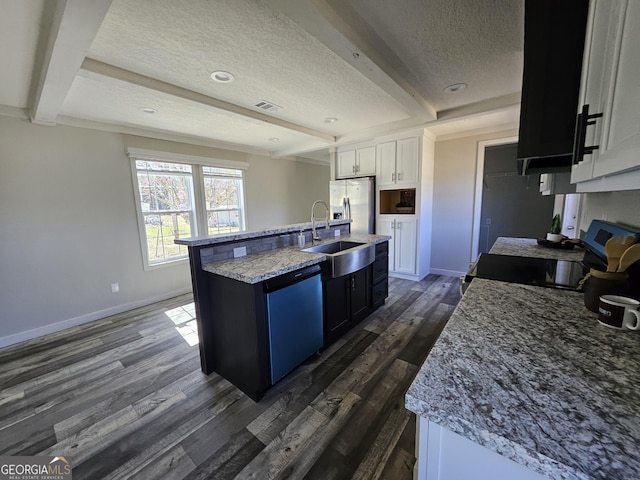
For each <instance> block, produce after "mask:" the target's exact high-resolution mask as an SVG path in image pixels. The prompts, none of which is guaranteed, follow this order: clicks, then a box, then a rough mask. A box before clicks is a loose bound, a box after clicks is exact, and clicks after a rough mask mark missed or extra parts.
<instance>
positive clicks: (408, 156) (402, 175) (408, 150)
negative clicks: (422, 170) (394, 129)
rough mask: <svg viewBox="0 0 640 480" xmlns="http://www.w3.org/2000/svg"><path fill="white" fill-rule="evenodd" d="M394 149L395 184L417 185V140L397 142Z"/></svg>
mask: <svg viewBox="0 0 640 480" xmlns="http://www.w3.org/2000/svg"><path fill="white" fill-rule="evenodd" d="M396 148H397V152H396V183H399V184H416V183H418V138H417V137H412V138H406V139H404V140H398V143H397V147H396Z"/></svg>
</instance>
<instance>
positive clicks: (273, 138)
mask: <svg viewBox="0 0 640 480" xmlns="http://www.w3.org/2000/svg"><path fill="white" fill-rule="evenodd" d="M278 140H280V139H279V138H278V137H271V138H270V139H269V141H270V142H277V141H278Z"/></svg>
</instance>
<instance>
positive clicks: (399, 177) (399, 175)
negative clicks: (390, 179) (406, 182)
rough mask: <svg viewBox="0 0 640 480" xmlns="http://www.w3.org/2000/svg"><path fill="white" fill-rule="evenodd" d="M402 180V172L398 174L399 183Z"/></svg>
mask: <svg viewBox="0 0 640 480" xmlns="http://www.w3.org/2000/svg"><path fill="white" fill-rule="evenodd" d="M400 180H402V172H398V181H400Z"/></svg>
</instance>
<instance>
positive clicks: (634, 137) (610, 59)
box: [571, 0, 640, 189]
mask: <svg viewBox="0 0 640 480" xmlns="http://www.w3.org/2000/svg"><path fill="white" fill-rule="evenodd" d="M585 63H586V65H585V68H584V69H583V76H582V90H581V103H580V107H582V105H589V113H590V114H596V113H602V118H598V119H596V121H595V124H593V125H590V126H588V127H587V130H586V140H585V146H594V145H599V148H598V149H597V150H594V152H593V153H592V154H590V155H585V156H584V158H583V160H582V161H581V162H580V163H578V164H577V165H574V166H573V169H572V172H571V181H572V182H574V183H575V182H585V181H589V180H591V179H596V178H600V177H603V176H609V175H612V174H618V173H622V172H626V171H630V170H634V169H638V168H640V89H638V87H637V85H638V78H639V77H640V2H637V1H629V0H595V1H593V2H592V3H591V11H590V18H589V30H588V32H587V41H586V45H585ZM592 183H593V182H592ZM603 186H604V184H603ZM606 188H607V189H611V188H613V189H615V187H611V186H607V187H606Z"/></svg>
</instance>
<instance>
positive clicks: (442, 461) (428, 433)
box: [413, 416, 547, 480]
mask: <svg viewBox="0 0 640 480" xmlns="http://www.w3.org/2000/svg"><path fill="white" fill-rule="evenodd" d="M416 422H417V425H416V427H417V428H416V458H417V461H416V464H415V466H414V470H413V478H414V480H503V479H504V480H507V479H518V480H545V479H547V477H545V476H543V475H540V474H539V473H537V472H534V471H532V470H529V469H528V468H526V467H525V466H523V465H520V464H519V463H516V462H514V461H513V460H509V459H508V458H506V457H503V456H502V455H499V454H497V453H495V452H493V451H491V450H489V449H487V448H485V447H483V446H481V445H478V444H477V443H475V442H472V441H471V440H469V439H467V438H464V437H462V436H461V435H458V434H457V433H454V432H452V431H451V430H448V429H446V428H443V427H441V426H440V425H438V424H436V423H433V422H430V421H429V420H427V419H426V418H424V417H421V416H417V417H416Z"/></svg>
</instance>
